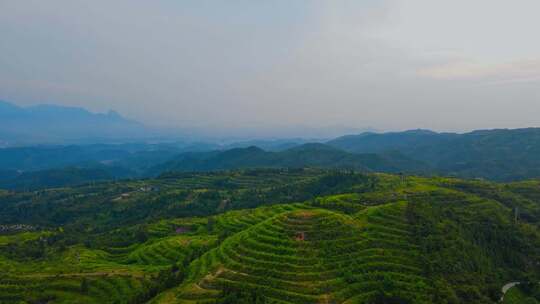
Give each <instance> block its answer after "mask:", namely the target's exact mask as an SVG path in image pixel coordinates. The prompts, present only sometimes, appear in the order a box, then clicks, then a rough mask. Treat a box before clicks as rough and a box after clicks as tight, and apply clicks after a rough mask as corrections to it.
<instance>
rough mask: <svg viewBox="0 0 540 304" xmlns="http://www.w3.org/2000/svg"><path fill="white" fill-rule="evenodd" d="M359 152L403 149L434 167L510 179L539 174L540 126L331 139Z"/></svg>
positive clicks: (442, 171) (444, 171) (447, 172)
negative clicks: (457, 132) (458, 132)
mask: <svg viewBox="0 0 540 304" xmlns="http://www.w3.org/2000/svg"><path fill="white" fill-rule="evenodd" d="M327 144H328V145H331V146H333V147H336V148H340V149H343V150H346V151H349V152H354V153H382V152H387V151H398V152H400V153H402V154H403V155H405V156H407V157H409V158H412V159H415V160H418V161H422V162H424V163H427V164H429V165H430V166H431V167H432V169H433V172H436V173H438V174H443V175H456V176H460V177H467V178H473V177H483V178H488V179H493V180H500V181H508V180H518V179H527V178H535V177H539V176H540V129H539V128H528V129H513V130H508V129H500V130H484V131H474V132H470V133H465V134H455V133H435V132H432V131H427V130H413V131H406V132H396V133H382V134H375V133H365V134H360V135H353V136H344V137H340V138H337V139H334V140H332V141H330V142H328V143H327Z"/></svg>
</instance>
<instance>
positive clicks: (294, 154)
mask: <svg viewBox="0 0 540 304" xmlns="http://www.w3.org/2000/svg"><path fill="white" fill-rule="evenodd" d="M304 167H313V168H334V169H348V170H359V171H366V172H367V171H369V172H394V173H397V172H409V173H426V172H429V168H428V166H426V165H424V164H423V163H422V162H421V161H416V160H413V159H410V158H408V157H405V156H404V155H402V154H400V153H398V152H390V151H389V152H387V153H380V154H375V153H365V154H355V153H349V152H345V151H343V150H340V149H337V148H333V147H331V146H328V145H324V144H304V145H301V146H297V147H294V148H291V149H287V150H285V151H281V152H269V151H264V150H262V149H260V148H257V147H248V148H236V149H231V150H226V151H215V152H209V153H184V154H181V155H180V156H179V157H177V158H176V159H173V160H171V161H169V162H166V163H164V164H162V165H159V166H157V167H155V168H154V169H153V171H154V173H158V172H166V171H179V172H197V171H218V170H231V169H246V168H304Z"/></svg>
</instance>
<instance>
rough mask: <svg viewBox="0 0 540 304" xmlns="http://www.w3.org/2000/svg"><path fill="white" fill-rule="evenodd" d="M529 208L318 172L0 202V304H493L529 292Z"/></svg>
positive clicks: (537, 189)
mask: <svg viewBox="0 0 540 304" xmlns="http://www.w3.org/2000/svg"><path fill="white" fill-rule="evenodd" d="M122 194H128V195H125V196H122ZM119 197H120V198H119ZM539 197H540V183H539V182H537V181H528V182H520V183H515V184H496V183H489V182H484V181H477V180H476V181H465V180H458V179H450V178H421V177H411V176H408V177H407V176H393V175H381V174H373V175H367V176H366V175H363V174H359V173H355V172H348V171H347V172H345V171H316V170H305V171H304V170H293V171H286V170H285V171H275V170H261V171H257V170H255V171H246V172H224V173H204V174H200V175H198V174H195V173H190V174H184V173H182V174H178V176H175V175H174V174H171V175H168V176H163V177H161V178H159V179H155V180H145V181H127V182H119V183H115V184H97V185H95V186H89V187H82V188H68V189H54V190H47V191H39V192H33V193H10V192H3V193H0V203H1V204H3V205H2V206H1V207H0V218H4V219H9V221H7V224H2V225H0V303H6V304H21V303H31V304H33V303H50V304H55V303H126V304H139V303H140V304H142V303H153V304H156V303H162V304H172V303H179V304H181V303H187V304H196V303H212V304H232V303H234V304H247V303H250V304H251V303H258V304H261V303H349V304H352V303H365V304H383V303H400V304H413V303H420V304H422V303H442V304H445V303H446V304H458V303H478V304H488V303H496V302H497V301H498V300H499V299H500V297H501V291H500V290H501V287H502V285H504V284H505V283H507V282H511V281H531V282H533V281H535V280H536V281H540V231H539V230H538V227H539V217H538V210H540V207H539V206H540V201H538V198H539ZM516 208H518V209H519V214H518V216H516V212H515V210H516ZM47 210H53V211H47ZM79 211H80V212H79ZM531 296H534V294H533V293H531Z"/></svg>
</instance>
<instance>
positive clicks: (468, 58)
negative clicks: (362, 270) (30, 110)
mask: <svg viewBox="0 0 540 304" xmlns="http://www.w3.org/2000/svg"><path fill="white" fill-rule="evenodd" d="M538 12H540V1H538V0H514V1H508V0H453V1H446V0H445V1H443V0H332V1H329V0H267V1H254V0H213V1H206V0H180V1H179V0H174V1H173V0H153V1H147V0H146V1H144V0H92V1H81V0H49V1H43V0H24V1H21V0H0V99H3V100H9V101H11V102H14V103H17V104H19V105H34V104H39V103H53V104H61V105H69V106H80V107H85V108H87V109H89V110H91V111H95V112H106V111H108V110H109V109H113V110H116V111H118V112H120V113H122V114H123V115H124V116H127V117H129V118H132V119H136V120H139V121H142V122H144V123H146V124H149V125H155V126H168V127H181V128H199V129H201V130H206V131H208V132H210V133H211V132H215V133H216V134H218V133H219V134H229V135H230V134H234V133H235V132H236V133H241V132H248V133H249V134H254V135H256V134H264V135H272V134H273V135H276V136H287V135H290V136H301V135H303V134H302V132H307V131H305V130H311V129H329V130H330V129H331V130H345V129H347V130H353V129H363V128H368V127H370V128H375V129H377V130H384V131H390V130H405V129H416V128H425V129H432V130H438V131H460V132H461V131H468V130H473V129H487V128H517V127H532V126H540V39H538V29H540V18H538ZM293 130H294V131H293ZM299 130H300V131H299ZM301 130H304V131H301ZM295 132H296V133H295ZM306 134H307V133H306ZM304 135H305V134H304Z"/></svg>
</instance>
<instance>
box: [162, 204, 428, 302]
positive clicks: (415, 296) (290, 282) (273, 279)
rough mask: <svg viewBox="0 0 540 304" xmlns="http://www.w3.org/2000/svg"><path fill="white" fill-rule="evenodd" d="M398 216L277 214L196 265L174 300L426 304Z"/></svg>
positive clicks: (396, 207)
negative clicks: (251, 293)
mask: <svg viewBox="0 0 540 304" xmlns="http://www.w3.org/2000/svg"><path fill="white" fill-rule="evenodd" d="M404 211H405V204H404V203H396V204H391V205H385V206H381V207H373V208H369V209H368V210H366V211H365V212H361V213H360V214H357V215H356V216H355V217H351V216H348V215H344V214H340V213H336V212H333V211H328V210H322V209H300V210H295V211H286V212H283V213H281V214H278V215H275V216H273V217H270V218H269V219H267V220H265V221H263V222H261V223H259V224H257V225H254V226H252V227H250V228H248V229H245V230H243V231H241V232H239V233H237V234H235V235H234V236H233V237H231V238H228V239H227V240H226V241H225V242H223V243H222V245H221V246H219V247H218V248H216V249H214V250H211V251H210V252H208V253H207V254H205V255H204V256H202V257H201V258H200V259H199V260H197V261H195V262H194V263H193V264H192V265H191V266H190V276H189V278H188V279H187V282H186V283H185V284H184V285H183V286H182V287H181V288H179V289H178V290H177V291H176V296H177V300H178V302H179V303H184V302H185V303H199V302H209V303H211V302H212V300H213V299H215V298H216V297H218V296H220V295H221V294H222V291H223V290H227V289H233V290H234V289H235V288H236V289H242V288H246V287H247V288H249V289H252V290H257V292H258V293H260V294H261V295H262V296H264V297H265V298H266V299H269V300H274V301H276V302H280V303H368V302H369V301H383V300H391V299H393V300H394V301H398V300H401V301H408V302H409V303H429V287H428V285H427V283H426V278H425V277H423V275H422V267H421V265H420V264H419V259H418V250H417V248H416V246H415V245H414V244H412V243H411V227H410V225H409V224H408V223H407V219H406V217H405V215H404ZM168 299H170V298H168Z"/></svg>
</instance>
